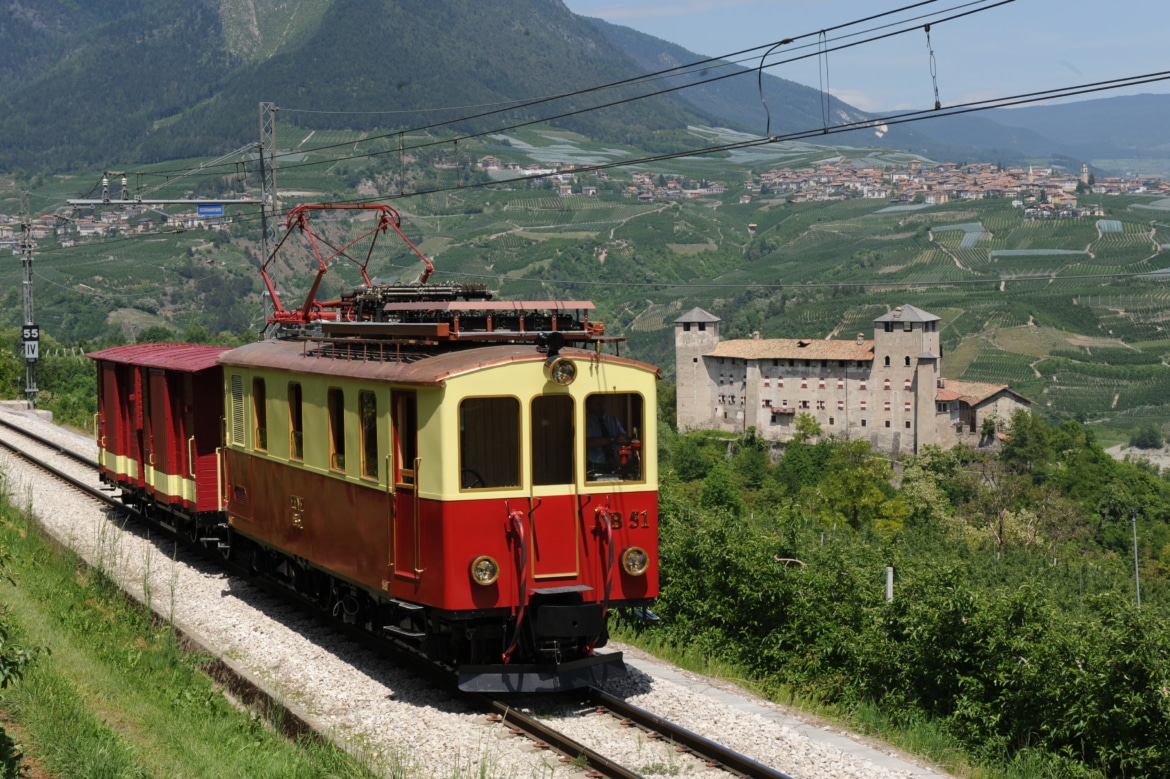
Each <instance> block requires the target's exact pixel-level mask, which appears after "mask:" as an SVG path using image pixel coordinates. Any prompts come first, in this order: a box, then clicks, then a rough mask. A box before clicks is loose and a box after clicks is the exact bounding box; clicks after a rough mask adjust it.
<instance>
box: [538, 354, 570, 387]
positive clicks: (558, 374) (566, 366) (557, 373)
mask: <svg viewBox="0 0 1170 779" xmlns="http://www.w3.org/2000/svg"><path fill="white" fill-rule="evenodd" d="M544 375H545V376H547V377H548V380H549V381H551V382H552V383H553V384H559V385H561V386H562V387H564V386H567V385H569V384H572V383H573V379H575V378H577V365H576V363H574V362H573V361H572V360H570V359H568V358H565V357H554V358H553V359H551V360H549V361H548V362H546V363H545V364H544Z"/></svg>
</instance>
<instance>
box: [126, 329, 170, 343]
mask: <svg viewBox="0 0 1170 779" xmlns="http://www.w3.org/2000/svg"><path fill="white" fill-rule="evenodd" d="M173 340H175V331H174V330H172V329H171V328H169V327H166V326H165V325H151V326H150V327H147V328H145V329H144V330H141V331H140V332H139V333H138V337H137V338H136V339H135V342H136V343H140V344H152V343H160V342H164V341H173Z"/></svg>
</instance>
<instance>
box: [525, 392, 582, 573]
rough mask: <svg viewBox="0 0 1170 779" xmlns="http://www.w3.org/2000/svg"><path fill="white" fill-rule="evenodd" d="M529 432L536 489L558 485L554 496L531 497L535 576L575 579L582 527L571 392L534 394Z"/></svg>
mask: <svg viewBox="0 0 1170 779" xmlns="http://www.w3.org/2000/svg"><path fill="white" fill-rule="evenodd" d="M531 430H532V433H531V435H532V465H531V467H532V486H533V489H534V491H542V490H541V489H540V488H542V487H557V489H556V490H555V491H554V492H555V494H552V495H547V496H543V497H539V496H538V497H534V498H533V506H532V509H531V516H532V575H533V578H536V579H554V578H564V577H574V576H577V575H578V572H579V570H580V565H579V559H578V556H579V552H580V542H579V535H578V533H579V531H580V525H579V524H578V522H577V512H576V510H575V509H576V505H575V504H576V498H575V496H574V495H573V494H572V492H573V490H572V485H573V452H574V449H575V447H574V445H573V398H572V397H570V396H569V395H567V394H566V395H539V396H537V397H535V398H533V399H532V426H531ZM569 539H574V541H573V542H572V543H570V542H569Z"/></svg>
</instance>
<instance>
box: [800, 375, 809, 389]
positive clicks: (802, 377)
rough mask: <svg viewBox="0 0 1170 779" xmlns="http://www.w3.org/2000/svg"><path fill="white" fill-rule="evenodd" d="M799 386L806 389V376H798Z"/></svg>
mask: <svg viewBox="0 0 1170 779" xmlns="http://www.w3.org/2000/svg"><path fill="white" fill-rule="evenodd" d="M800 388H801V389H808V376H801V377H800Z"/></svg>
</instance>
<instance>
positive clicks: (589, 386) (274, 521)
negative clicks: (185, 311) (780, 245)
mask: <svg viewBox="0 0 1170 779" xmlns="http://www.w3.org/2000/svg"><path fill="white" fill-rule="evenodd" d="M411 289H414V290H416V291H417V290H418V289H419V288H418V287H413V288H411ZM436 294H437V293H436V292H435V291H434V290H433V289H432V290H430V291H428V292H427V294H426V298H427V299H426V300H418V299H413V298H412V297H411V296H412V295H413V296H415V297H417V292H414V293H404V292H403V290H402V289H401V288H398V287H394V286H390V287H380V288H379V287H377V286H369V287H365V288H363V289H361V290H358V291H356V292H355V295H354V296H352V297H350V298H349V299H348V300H349V303H348V304H347V305H348V307H347V308H346V309H345V310H344V311H343V312H342V313H340V314H339V315H337V316H336V317H335V318H334V319H333V320H332V321H324V322H317V323H315V326H314V327H313V328H311V329H305V328H301V329H296V328H289V329H287V330H286V332H285V333H284V334H283V337H279V338H269V339H266V340H263V341H260V342H258V343H254V344H250V345H247V346H243V347H240V348H236V349H221V348H217V347H201V346H192V345H175V344H152V345H137V346H132V347H119V348H115V349H108V350H105V351H102V352H95V353H93V354H92V355H91V357H93V358H94V359H95V360H97V361H98V364H99V377H100V379H99V395H100V397H99V408H100V412H99V420H98V436H99V446H100V450H101V453H100V459H101V472H102V478H103V479H104V480H106V481H108V482H110V483H113V484H116V485H118V486H119V487H121V488H122V494H123V496H124V497H125V498H126V499H127V500H128V501H130V502H132V503H134V504H135V505H138V506H140V507H144V508H145V509H146V511H147V513H149V514H150V515H152V516H153V517H155V518H156V519H158V520H159V521H161V522H163V523H164V524H166V525H167V526H168V527H171V528H174V529H176V530H178V531H181V532H186V533H188V534H189V535H191V536H192V537H194V538H198V539H200V540H202V541H204V542H205V543H207V544H209V545H214V546H215V547H217V548H219V549H220V550H221V551H222V552H223V554H224V555H225V556H228V557H231V558H232V559H234V560H235V561H236V562H239V563H241V564H243V565H246V566H248V567H249V568H250V569H251V570H252V571H253V572H255V573H256V574H257V575H261V576H265V577H268V578H270V579H272V580H275V581H277V582H280V583H281V584H283V585H285V586H288V587H290V588H292V589H294V590H296V591H297V592H298V593H299V594H301V595H302V596H304V597H306V598H308V599H311V600H313V601H314V602H316V603H317V604H319V605H320V606H321V607H323V608H325V609H327V610H329V611H330V612H332V613H333V614H334V615H336V616H338V617H340V618H342V619H344V620H346V621H348V622H352V623H354V624H357V625H360V626H363V627H365V628H367V629H370V630H372V631H374V632H376V633H380V634H382V635H384V636H386V637H389V638H391V639H393V640H395V641H397V642H398V643H400V644H402V645H405V646H407V647H410V648H412V649H414V650H415V651H417V652H418V653H419V654H421V655H424V656H425V657H427V658H428V659H430V660H431V661H434V662H436V663H438V664H440V665H442V666H444V667H446V668H449V669H451V670H452V671H453V672H454V673H455V674H457V676H458V680H459V685H460V687H461V688H463V689H468V690H491V691H540V690H558V689H568V688H573V687H579V686H584V685H588V684H596V683H599V682H602V681H604V680H606V679H608V678H613V677H615V676H617V675H620V674H621V673H624V665H623V664H622V662H621V655H620V653H615V652H598V651H596V650H599V649H601V648H602V647H603V646H604V644H605V642H606V638H607V617H608V614H609V612H610V611H612V610H613V609H616V608H623V607H644V606H646V605H648V604H649V603H650V601H651V600H652V599H653V598H654V597H655V596H656V595H657V594H658V564H657V552H658V550H657V538H658V528H657V519H658V516H657V476H656V473H657V467H656V465H657V464H656V452H657V445H656V441H655V433H656V430H657V424H656V420H655V417H654V411H655V407H656V404H655V402H654V398H655V391H656V382H657V379H658V378H659V373H658V370H657V369H656V368H654V367H653V366H649V365H646V364H643V363H639V362H637V361H634V360H630V359H627V358H623V357H621V356H618V355H616V354H609V353H605V352H603V350H602V346H603V345H605V341H607V340H614V339H605V338H604V337H603V336H602V334H601V332H602V331H601V329H600V328H599V327H598V326H597V325H595V324H591V323H589V321H588V316H587V311H588V310H589V309H591V308H592V305H591V304H589V303H585V302H567V303H566V302H535V303H534V302H512V301H491V300H482V299H479V300H457V299H453V298H454V297H455V296H454V295H450V296H448V299H446V300H439V301H436V300H435V299H434V298H435V296H436ZM371 298H376V299H377V304H376V305H374V306H372V307H370V306H367V308H366V309H365V310H366V313H363V309H362V305H363V303H362V301H363V300H364V301H366V302H367V303H368V302H369V300H370V299H371ZM369 312H373V313H369ZM583 314H584V315H583Z"/></svg>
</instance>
